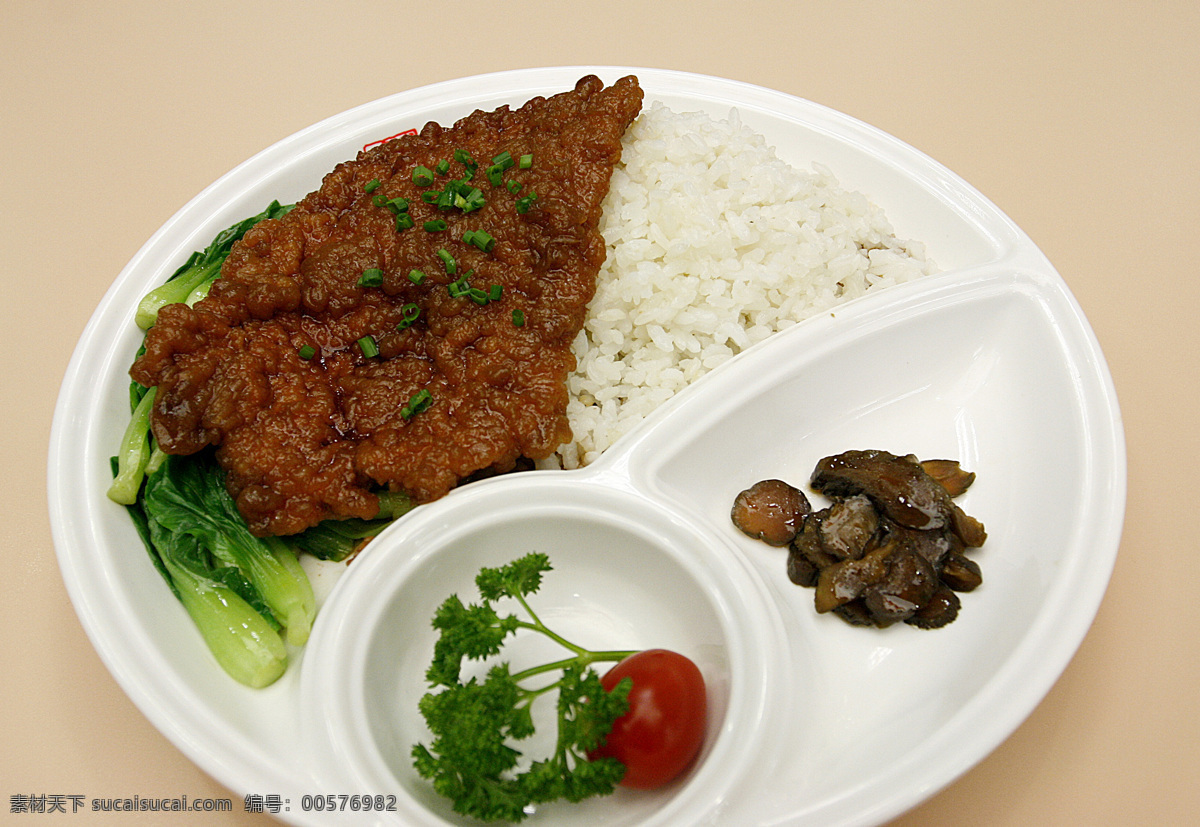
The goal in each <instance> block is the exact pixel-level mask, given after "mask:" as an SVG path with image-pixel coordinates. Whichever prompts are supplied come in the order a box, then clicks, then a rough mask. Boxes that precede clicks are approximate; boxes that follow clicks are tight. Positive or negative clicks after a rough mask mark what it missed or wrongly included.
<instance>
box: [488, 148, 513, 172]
mask: <svg viewBox="0 0 1200 827" xmlns="http://www.w3.org/2000/svg"><path fill="white" fill-rule="evenodd" d="M492 163H493V164H495V165H496V166H498V167H500V171H501V172H503V171H504V170H506V169H508V168H509V167H511V166H512V165H513V157H512V153H511V152H509V151H508V150H507V149H506V150H504V151H503V152H501V153H500V154H499V155H497V156H496V157H495V158H493V159H492Z"/></svg>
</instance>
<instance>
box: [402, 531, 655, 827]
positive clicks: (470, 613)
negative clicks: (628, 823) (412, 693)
mask: <svg viewBox="0 0 1200 827" xmlns="http://www.w3.org/2000/svg"><path fill="white" fill-rule="evenodd" d="M550 570H551V566H550V561H549V558H548V557H547V556H546V555H545V554H541V553H531V554H527V555H526V556H524V557H521V558H520V559H517V560H515V561H513V562H512V563H509V564H508V565H506V566H502V567H500V568H483V569H481V570H480V572H479V574H478V576H477V577H476V579H475V584H476V586H477V587H478V589H479V594H480V596H481V597H482V598H483V600H482V602H480V603H477V604H472V605H470V606H466V605H464V604H463V603H462V601H461V600H459V598H458V597H457V595H451V596H450V597H448V598H447V599H446V600H445V602H443V603H442V605H441V606H440V607H439V608H438V610H437V612H436V614H435V616H434V618H433V627H434V628H435V629H437V630H439V632H440V637H439V638H438V641H437V643H436V644H435V646H434V653H433V661H432V663H431V664H430V666H429V669H428V670H427V672H426V680H427V681H428V682H429V685H430V687H431V689H434V690H439V691H431V692H429V693H427V694H426V695H425V696H424V697H422V699H421V701H420V712H421V715H422V716H423V717H424V718H425V722H426V724H428V726H429V729H430V731H431V732H432V733H433V736H434V737H433V740H432V742H431V743H430V745H429V746H428V747H426V746H425V745H423V744H416V745H415V746H414V747H413V749H412V755H413V759H414V766H415V767H416V769H417V772H418V773H420V775H421V776H423V777H424V778H427V779H430V780H431V781H432V782H433V786H434V789H435V790H436V791H437V792H438V793H439V794H441V795H443V796H445V797H447V798H449V799H451V800H452V801H453V805H454V809H455V811H457V812H459V813H462V814H464V815H468V816H472V817H474V818H478V819H482V820H485V821H494V820H506V821H520V820H522V819H523V818H525V817H526V815H528V812H529V809H528V808H530V806H531V805H534V804H539V803H544V802H548V801H553V800H555V799H558V798H565V799H567V800H568V801H581V800H583V799H585V798H589V797H592V796H596V795H607V794H609V793H611V792H612V791H613V789H614V788H615V786H616V784H617V783H618V782H619V781H620V780H621V777H622V776H623V775H624V773H625V767H624V766H623V765H622V764H621V763H620V762H619V761H617V760H616V759H614V758H603V759H599V760H596V761H588V759H587V754H588V752H589V751H591V750H593V749H595V748H596V747H597V746H599V745H600V743H601V742H602V741H603V739H604V737H605V736H607V735H608V733H609V732H610V731H611V730H612V726H613V722H614V721H615V720H616V719H617V718H619V717H620V716H621V715H623V714H624V713H625V712H626V711H627V710H628V707H629V704H628V700H627V697H628V695H629V688H630V682H629V681H628V680H624V681H622V682H621V683H619V684H618V685H617V686H616V687H615V688H614V689H613V691H612V692H606V691H605V690H604V688H603V687H602V686H601V683H600V676H599V675H598V674H597V673H596V672H595V670H593V669H591V668H590V666H591V664H593V663H596V662H601V661H620V660H624V659H625V658H626V657H628V656H629V655H632V654H634V652H633V651H600V652H594V651H591V650H589V649H585V648H583V647H582V646H578V645H576V644H574V643H572V642H570V641H568V640H566V639H564V638H563V637H561V636H560V635H558V634H556V633H555V632H553V631H551V630H550V629H549V628H547V627H546V626H545V624H543V623H542V621H541V619H539V618H538V616H537V614H536V613H535V612H534V611H533V609H532V608H531V607H530V605H529V603H528V602H527V601H526V597H527V596H528V595H530V594H533V593H534V592H536V591H537V590H538V588H539V587H540V586H541V578H542V574H543V573H545V572H548V571H550ZM502 598H512V599H514V600H516V601H517V603H518V604H519V605H520V607H521V608H522V609H523V610H524V612H525V614H526V615H527V616H528V619H522V618H520V617H518V616H517V615H515V614H506V615H501V614H499V613H498V612H497V610H496V607H495V606H494V605H493V604H494V603H495V602H496V601H498V600H501V599H502ZM520 629H525V630H528V631H532V632H536V633H538V634H541V635H544V636H546V637H548V638H550V639H551V640H554V641H555V642H557V643H558V644H560V645H561V646H563V647H564V648H565V649H566V650H567V651H568V652H570V653H571V654H569V655H568V656H566V657H564V658H562V659H560V660H556V661H553V662H551V663H546V664H542V665H540V666H534V667H531V668H527V669H522V670H520V671H518V672H512V671H511V670H510V668H509V665H508V664H507V663H497V664H495V665H492V666H491V667H490V668H489V669H488V671H487V676H486V678H485V679H484V680H483V681H482V682H481V681H479V680H477V679H476V678H475V677H472V678H470V679H469V680H467V681H466V682H463V680H462V679H461V676H460V672H461V669H462V662H463V660H464V659H467V660H477V661H483V660H486V659H488V658H491V657H493V656H495V655H498V654H499V653H500V650H501V649H502V647H503V645H504V641H505V639H506V638H508V636H509V635H512V634H514V633H516V632H517V631H518V630H520ZM551 672H558V673H559V677H558V678H557V679H556V680H554V681H550V682H546V681H545V680H543V681H542V682H541V683H540V685H530V684H531V683H535V682H534V681H533V680H532V679H535V678H537V677H538V676H541V675H547V674H548V673H551ZM554 690H557V692H558V698H557V710H558V732H557V741H556V746H555V749H554V753H553V754H552V755H551V756H549V757H547V758H545V759H543V760H540V761H534V762H533V763H532V764H531V765H530V766H529V767H528V769H526V770H524V771H517V770H516V767H517V763H518V760H519V759H520V757H521V752H520V751H518V750H517V749H516V748H515V747H514V746H512V744H511V743H510V741H520V740H522V739H525V738H528V737H529V736H530V735H532V734H533V732H534V724H533V717H532V714H531V712H530V706H531V705H532V704H533V702H534V701H535V700H537V699H538V698H539V697H541V696H542V695H546V694H548V693H550V692H552V691H554Z"/></svg>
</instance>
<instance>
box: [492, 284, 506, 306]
mask: <svg viewBox="0 0 1200 827" xmlns="http://www.w3.org/2000/svg"><path fill="white" fill-rule="evenodd" d="M503 293H504V288H503V287H501V286H500V285H498V284H493V285H492V286H491V287H489V288H488V300H489V301H494V302H495V301H500V296H501V295H503Z"/></svg>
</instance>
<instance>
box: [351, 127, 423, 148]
mask: <svg viewBox="0 0 1200 827" xmlns="http://www.w3.org/2000/svg"><path fill="white" fill-rule="evenodd" d="M416 134H417V130H415V129H406V130H404V131H403V132H397V133H396V134H395V135H389V136H388V137H386V138H380V139H379V140H378V141H371V143H369V144H363V151H366V150H368V149H370V148H371V147H373V146H379V145H380V144H386V143H387V142H388V141H394V140H396V139H397V138H399V137H400V136H401V135H416Z"/></svg>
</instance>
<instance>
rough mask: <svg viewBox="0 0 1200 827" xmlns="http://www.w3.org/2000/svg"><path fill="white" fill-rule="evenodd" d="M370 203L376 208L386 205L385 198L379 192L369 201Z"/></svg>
mask: <svg viewBox="0 0 1200 827" xmlns="http://www.w3.org/2000/svg"><path fill="white" fill-rule="evenodd" d="M371 203H372V204H374V205H375V206H376V207H382V206H383V205H384V204H386V203H387V196H386V195H384V194H383V193H382V192H381V193H379V195H376V196H375V197H374V198H372V199H371Z"/></svg>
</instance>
